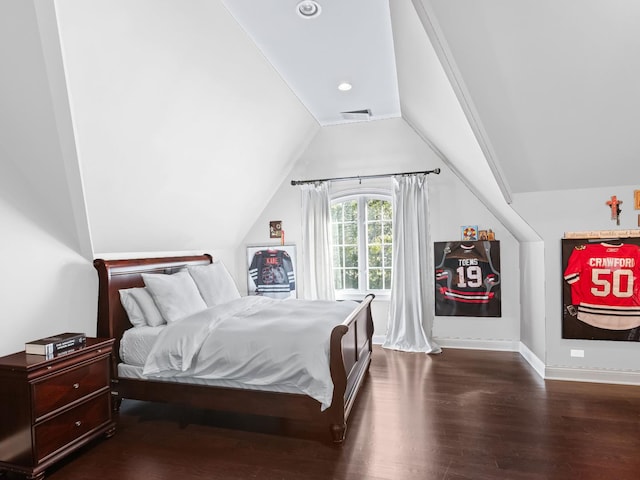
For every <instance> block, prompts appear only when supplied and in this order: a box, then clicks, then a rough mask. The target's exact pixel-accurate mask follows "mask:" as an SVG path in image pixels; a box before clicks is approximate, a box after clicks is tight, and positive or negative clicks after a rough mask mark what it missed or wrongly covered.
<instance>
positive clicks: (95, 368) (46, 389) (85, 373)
mask: <svg viewBox="0 0 640 480" xmlns="http://www.w3.org/2000/svg"><path fill="white" fill-rule="evenodd" d="M108 385H109V358H108V357H104V358H101V359H99V360H97V361H95V362H91V363H88V364H85V365H82V366H80V367H77V368H74V369H72V370H67V371H66V372H64V373H60V374H57V375H53V376H51V377H49V378H47V379H46V380H43V381H41V382H35V383H34V384H33V408H34V415H35V419H37V418H40V417H42V416H43V415H46V414H47V413H50V412H53V411H55V410H56V409H58V408H61V407H64V406H65V405H68V404H70V403H72V402H74V401H76V400H78V399H80V398H83V397H85V396H87V395H90V394H91V393H93V392H96V391H98V390H100V389H101V388H104V387H106V386H108Z"/></svg>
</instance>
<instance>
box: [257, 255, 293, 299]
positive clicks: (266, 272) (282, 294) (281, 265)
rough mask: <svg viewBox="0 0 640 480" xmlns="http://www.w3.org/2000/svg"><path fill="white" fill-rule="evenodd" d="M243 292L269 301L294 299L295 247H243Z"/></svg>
mask: <svg viewBox="0 0 640 480" xmlns="http://www.w3.org/2000/svg"><path fill="white" fill-rule="evenodd" d="M247 292H248V294H249V295H263V296H265V297H272V298H296V247H295V245H278V246H275V245H265V246H255V247H247Z"/></svg>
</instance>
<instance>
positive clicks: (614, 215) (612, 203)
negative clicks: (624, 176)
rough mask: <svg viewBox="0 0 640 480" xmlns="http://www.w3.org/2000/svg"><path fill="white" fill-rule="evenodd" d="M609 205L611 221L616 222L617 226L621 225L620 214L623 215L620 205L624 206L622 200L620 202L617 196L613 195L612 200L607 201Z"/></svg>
mask: <svg viewBox="0 0 640 480" xmlns="http://www.w3.org/2000/svg"><path fill="white" fill-rule="evenodd" d="M607 205H608V206H609V207H610V208H611V220H615V221H616V225H620V214H621V213H622V210H621V209H620V205H622V200H618V197H617V196H615V195H612V196H611V200H608V201H607Z"/></svg>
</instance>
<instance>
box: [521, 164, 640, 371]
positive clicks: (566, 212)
mask: <svg viewBox="0 0 640 480" xmlns="http://www.w3.org/2000/svg"><path fill="white" fill-rule="evenodd" d="M627 173H630V172H627ZM595 174H597V173H594V175H595ZM621 175H624V172H621ZM636 176H637V175H636ZM637 188H638V186H637V185H628V186H618V187H613V188H611V187H607V188H593V189H582V190H569V191H550V192H539V193H522V194H517V195H515V196H514V203H513V206H514V208H515V209H516V210H517V211H518V212H519V213H520V214H521V215H522V216H523V218H525V219H526V221H527V222H528V223H529V224H530V225H531V226H532V227H533V228H534V229H535V230H536V231H537V232H538V233H539V234H540V236H541V237H542V238H543V240H544V269H542V266H535V267H534V266H532V267H534V268H538V269H540V270H541V271H542V270H543V271H544V275H545V289H544V297H543V298H541V297H542V296H541V293H542V292H537V293H535V292H534V293H533V294H532V295H531V296H532V297H534V295H537V296H538V298H541V300H544V308H545V312H544V315H545V317H546V334H545V345H546V364H547V366H548V367H549V368H551V369H553V368H554V367H570V368H574V369H611V370H625V371H627V370H629V371H636V372H638V371H640V363H639V362H638V360H639V359H640V356H639V355H640V349H639V347H640V345H638V343H636V342H614V341H593V340H591V341H589V340H563V339H562V333H561V327H562V323H561V322H562V282H563V279H562V264H561V261H562V257H561V239H562V238H563V236H564V233H565V232H571V231H587V230H615V229H634V228H638V223H637V222H638V211H635V210H633V191H634V189H637ZM611 195H617V196H618V198H619V199H621V200H622V201H623V202H624V203H623V205H622V215H621V222H620V226H619V227H618V226H616V224H615V222H614V221H612V220H611V219H610V209H609V207H608V206H607V205H606V202H607V200H609V198H610V197H611ZM527 295H529V293H528V292H527ZM534 301H535V300H534ZM537 344H539V341H536V345H537ZM536 349H537V347H536ZM571 349H582V350H584V358H576V357H571V356H570V350H571Z"/></svg>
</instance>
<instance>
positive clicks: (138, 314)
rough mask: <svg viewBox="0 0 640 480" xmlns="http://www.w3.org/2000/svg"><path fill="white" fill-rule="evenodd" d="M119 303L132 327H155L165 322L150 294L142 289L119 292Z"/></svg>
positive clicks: (128, 289)
mask: <svg viewBox="0 0 640 480" xmlns="http://www.w3.org/2000/svg"><path fill="white" fill-rule="evenodd" d="M120 302H121V303H122V306H123V307H124V309H125V311H126V312H127V315H128V316H129V321H130V322H131V324H132V325H133V326H134V327H142V326H145V325H148V326H150V327H157V326H159V325H162V324H164V323H167V322H165V320H164V318H163V317H162V314H161V313H160V310H158V307H157V306H156V304H155V302H154V301H153V298H151V294H150V293H149V291H148V290H147V289H146V288H144V287H137V288H127V289H124V290H120Z"/></svg>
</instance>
